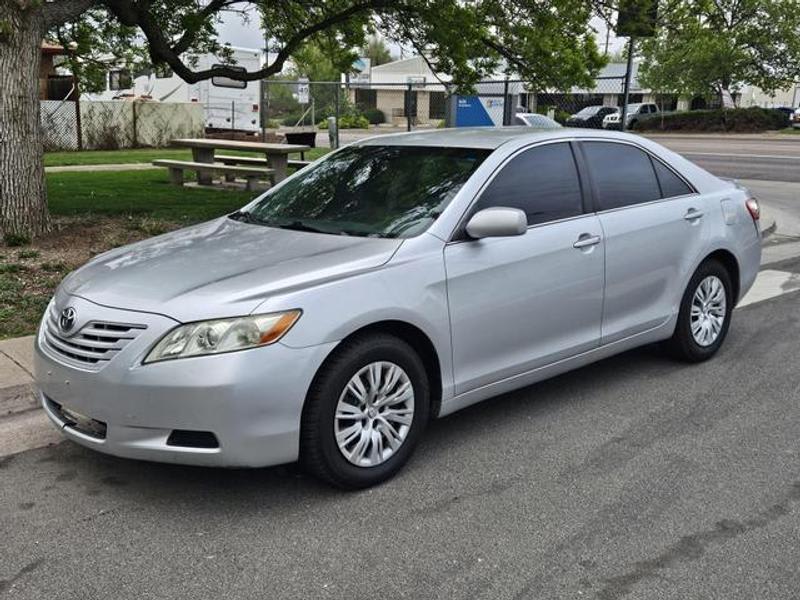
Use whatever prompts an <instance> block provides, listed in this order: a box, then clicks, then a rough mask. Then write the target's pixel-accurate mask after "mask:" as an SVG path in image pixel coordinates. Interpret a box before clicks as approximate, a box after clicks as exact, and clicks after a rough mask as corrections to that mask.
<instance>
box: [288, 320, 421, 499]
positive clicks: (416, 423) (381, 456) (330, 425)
mask: <svg viewBox="0 0 800 600" xmlns="http://www.w3.org/2000/svg"><path fill="white" fill-rule="evenodd" d="M429 406H430V390H429V385H428V378H427V374H426V371H425V366H424V365H423V363H422V361H421V360H420V358H419V356H418V355H417V353H416V352H415V351H414V350H413V348H411V347H410V346H409V345H408V344H407V343H406V342H404V341H403V340H401V339H399V338H396V337H394V336H391V335H387V334H383V333H376V334H368V335H364V336H360V337H358V338H355V339H353V340H349V341H347V342H345V343H344V344H343V345H342V346H341V347H340V348H338V349H337V350H336V351H335V353H334V354H333V356H331V358H330V359H328V361H326V363H325V364H324V365H323V366H322V368H321V369H320V372H319V373H318V374H317V376H316V377H315V379H314V383H313V384H312V386H311V389H310V390H309V394H308V397H307V399H306V406H305V409H304V411H303V421H302V426H301V433H300V458H301V462H302V463H303V465H304V467H305V468H306V469H307V470H308V471H309V472H311V473H312V474H313V475H315V476H317V477H319V478H321V479H324V480H325V481H328V482H329V483H332V484H334V485H337V486H339V487H344V488H364V487H369V486H371V485H375V484H377V483H380V482H381V481H384V480H386V479H388V478H390V477H392V476H393V475H394V474H395V473H397V471H399V470H400V468H401V467H402V466H403V465H404V464H405V462H406V461H407V460H408V459H409V457H410V456H411V454H412V452H413V450H414V448H415V446H416V445H417V442H418V441H419V438H420V436H421V434H422V431H423V429H424V428H425V424H426V423H427V421H428V413H429Z"/></svg>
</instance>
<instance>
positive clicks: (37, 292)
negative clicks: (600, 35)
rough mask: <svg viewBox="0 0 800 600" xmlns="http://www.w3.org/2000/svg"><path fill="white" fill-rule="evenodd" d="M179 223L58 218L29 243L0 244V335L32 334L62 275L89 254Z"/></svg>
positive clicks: (84, 259) (114, 218)
mask: <svg viewBox="0 0 800 600" xmlns="http://www.w3.org/2000/svg"><path fill="white" fill-rule="evenodd" d="M180 226H181V224H179V223H173V222H169V221H159V220H155V219H151V218H146V217H144V218H142V217H85V216H82V217H57V218H55V219H54V222H53V232H52V233H51V234H49V235H47V236H45V237H43V238H41V239H39V240H36V241H34V242H33V243H31V244H28V245H26V246H20V247H9V246H6V245H2V244H0V339H2V338H8V337H16V336H21V335H29V334H32V333H34V332H35V331H36V327H37V326H38V324H39V320H40V319H41V316H42V313H43V312H44V310H45V308H46V307H47V303H48V302H49V301H50V298H51V297H52V295H53V292H54V291H55V289H56V287H57V286H58V284H59V283H60V282H61V280H62V279H63V278H64V276H65V275H66V274H67V273H69V272H70V271H73V270H74V269H76V268H78V267H79V266H81V265H82V264H84V263H85V262H87V261H88V260H90V259H91V258H92V257H94V256H96V255H97V254H100V253H101V252H105V251H107V250H111V249H112V248H116V247H118V246H123V245H125V244H130V243H132V242H136V241H139V240H142V239H144V238H148V237H152V236H154V235H158V234H160V233H165V232H167V231H172V230H173V229H177V228H179V227H180Z"/></svg>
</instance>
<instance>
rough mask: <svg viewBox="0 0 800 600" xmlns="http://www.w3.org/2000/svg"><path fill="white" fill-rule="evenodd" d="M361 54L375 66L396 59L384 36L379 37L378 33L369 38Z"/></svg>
mask: <svg viewBox="0 0 800 600" xmlns="http://www.w3.org/2000/svg"><path fill="white" fill-rule="evenodd" d="M361 56H363V57H365V58H368V59H369V60H370V63H371V64H372V66H373V67H377V66H378V65H384V64H386V63H388V62H392V61H393V60H394V59H393V58H392V53H391V52H390V51H389V48H388V47H387V46H386V43H385V42H384V41H383V38H379V37H378V36H376V35H373V36H372V37H370V38H369V40H367V44H366V46H364V47H363V48H362V49H361Z"/></svg>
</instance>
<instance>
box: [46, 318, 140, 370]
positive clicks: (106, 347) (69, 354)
mask: <svg viewBox="0 0 800 600" xmlns="http://www.w3.org/2000/svg"><path fill="white" fill-rule="evenodd" d="M146 328H147V326H146V325H133V324H130V323H111V322H108V321H90V322H88V323H87V324H86V325H84V326H83V328H81V329H80V330H79V331H78V332H77V333H75V334H74V335H71V336H65V335H63V334H62V333H61V332H60V331H59V328H58V317H57V316H56V315H55V314H54V313H53V312H52V311H51V312H50V314H49V315H48V317H47V320H46V321H45V328H44V336H43V337H44V342H45V345H46V346H47V349H48V350H50V351H52V352H53V353H54V354H55V355H57V356H59V357H61V358H63V359H65V361H66V362H68V363H70V364H73V365H77V366H80V367H82V368H85V369H92V370H95V371H96V370H98V369H100V368H102V367H103V365H105V364H106V363H107V362H108V361H109V360H111V359H112V358H114V356H116V354H117V353H118V352H119V351H120V350H122V349H123V348H124V347H125V346H127V345H128V344H129V343H130V342H131V341H132V340H134V339H135V338H136V336H137V335H139V333H141V332H142V330H144V329H146Z"/></svg>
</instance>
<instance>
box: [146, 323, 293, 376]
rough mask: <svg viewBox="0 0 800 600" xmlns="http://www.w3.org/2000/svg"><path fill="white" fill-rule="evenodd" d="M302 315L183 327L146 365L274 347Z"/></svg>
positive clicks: (158, 347) (163, 340) (162, 342)
mask: <svg viewBox="0 0 800 600" xmlns="http://www.w3.org/2000/svg"><path fill="white" fill-rule="evenodd" d="M301 314H302V311H300V310H289V311H286V312H279V313H270V314H266V315H251V316H248V317H234V318H232V319H215V320H213V321H199V322H197V323H187V324H186V325H180V326H179V327H176V328H175V329H173V330H172V331H170V332H169V333H167V334H166V335H165V336H164V337H162V338H161V339H160V340H159V342H158V343H157V344H156V345H155V346H154V347H153V349H152V350H151V351H150V353H149V354H148V355H147V358H145V359H144V362H145V363H152V362H157V361H161V360H171V359H174V358H186V357H188V356H205V355H208V354H221V353H223V352H234V351H236V350H245V349H247V348H256V347H258V346H267V345H269V344H274V343H275V342H277V341H278V340H279V339H281V338H282V337H283V335H284V334H285V333H286V332H287V331H289V329H291V328H292V325H294V324H295V323H296V322H297V319H299V318H300V315H301Z"/></svg>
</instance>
